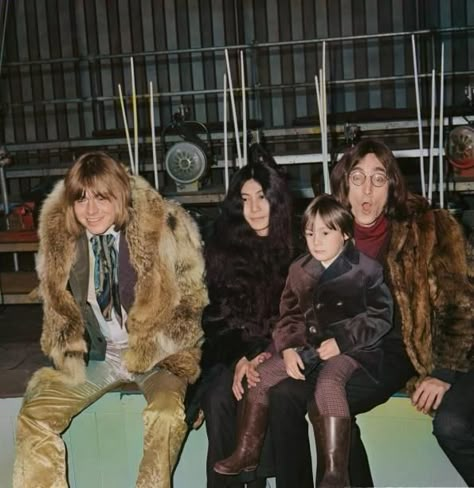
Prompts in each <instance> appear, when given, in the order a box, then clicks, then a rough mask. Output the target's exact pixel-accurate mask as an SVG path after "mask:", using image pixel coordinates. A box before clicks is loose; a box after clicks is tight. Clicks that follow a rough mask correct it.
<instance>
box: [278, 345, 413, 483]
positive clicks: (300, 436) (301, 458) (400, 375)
mask: <svg viewBox="0 0 474 488" xmlns="http://www.w3.org/2000/svg"><path fill="white" fill-rule="evenodd" d="M414 374H415V370H414V368H413V366H412V365H411V362H410V360H409V359H408V356H407V355H406V352H405V349H404V346H403V344H402V342H401V340H395V339H394V340H390V341H386V344H385V345H384V359H383V362H382V366H381V374H380V379H381V380H380V382H379V383H376V382H375V381H374V380H373V379H372V378H370V377H369V376H368V375H367V373H365V371H364V370H362V369H358V370H357V371H356V372H355V373H354V375H353V376H352V378H351V379H350V380H349V382H348V383H347V385H346V394H347V400H348V402H349V409H350V411H351V415H353V416H356V415H358V414H360V413H363V412H367V411H369V410H371V409H372V408H374V407H376V406H377V405H380V404H382V403H385V402H386V401H387V400H388V399H389V398H390V397H391V396H392V395H393V394H394V393H396V392H397V391H399V390H400V389H401V388H403V387H404V385H405V383H406V382H407V381H408V379H409V378H411V377H412V376H413V375H414ZM313 381H314V380H313ZM313 381H312V378H311V377H309V378H307V379H306V381H297V380H294V379H292V378H289V379H287V380H285V381H283V382H281V383H279V384H278V385H276V386H274V387H273V388H272V389H271V390H270V429H271V431H272V439H273V448H274V458H275V474H276V477H277V480H279V484H278V488H294V487H296V486H305V487H306V486H312V485H308V484H305V485H302V484H301V480H300V475H299V472H300V470H306V471H307V465H306V466H304V464H305V463H308V452H309V444H308V425H307V422H306V420H305V415H306V412H307V404H308V401H309V400H310V399H311V396H312V392H313V388H314V382H313ZM349 474H350V479H351V486H358V487H360V486H363V487H367V486H374V485H373V480H372V475H371V472H370V467H369V462H368V458H367V453H366V451H365V447H364V444H363V443H362V439H361V437H360V430H359V427H358V425H357V423H356V420H355V419H354V421H353V427H352V435H351V453H350V461H349ZM311 483H312V481H311Z"/></svg>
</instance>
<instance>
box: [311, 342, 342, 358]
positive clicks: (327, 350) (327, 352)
mask: <svg viewBox="0 0 474 488" xmlns="http://www.w3.org/2000/svg"><path fill="white" fill-rule="evenodd" d="M316 350H317V352H318V354H319V357H320V358H321V359H322V360H323V361H326V359H330V358H332V357H334V356H338V355H339V354H341V351H340V349H339V346H338V345H337V342H336V339H326V340H325V341H323V342H321V344H320V346H319V348H318V349H316Z"/></svg>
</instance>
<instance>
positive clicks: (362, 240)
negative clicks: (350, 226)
mask: <svg viewBox="0 0 474 488" xmlns="http://www.w3.org/2000/svg"><path fill="white" fill-rule="evenodd" d="M388 230H389V225H388V219H387V217H386V216H385V215H384V214H382V215H381V216H380V217H379V218H378V219H377V220H376V221H375V222H374V223H373V224H372V225H371V226H370V227H363V226H361V225H359V224H357V223H354V238H355V242H356V247H357V249H359V251H362V252H363V253H364V254H367V256H370V257H371V258H374V259H378V260H380V259H381V258H382V254H383V251H384V250H385V246H386V245H387V243H388V236H389V233H388Z"/></svg>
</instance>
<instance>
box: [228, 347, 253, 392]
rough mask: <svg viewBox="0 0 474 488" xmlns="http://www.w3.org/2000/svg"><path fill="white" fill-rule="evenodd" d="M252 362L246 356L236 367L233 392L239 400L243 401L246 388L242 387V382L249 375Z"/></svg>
mask: <svg viewBox="0 0 474 488" xmlns="http://www.w3.org/2000/svg"><path fill="white" fill-rule="evenodd" d="M249 365H250V361H249V360H248V359H247V358H246V357H245V356H244V357H242V358H240V360H239V362H238V363H237V364H236V365H235V369H234V381H233V383H232V391H233V393H234V396H235V398H237V400H239V401H240V400H242V396H243V394H244V387H243V386H242V380H243V379H244V377H245V375H246V374H247V370H248V368H249Z"/></svg>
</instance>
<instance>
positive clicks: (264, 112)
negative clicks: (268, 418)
mask: <svg viewBox="0 0 474 488" xmlns="http://www.w3.org/2000/svg"><path fill="white" fill-rule="evenodd" d="M1 4H2V5H1V6H2V8H1V13H2V17H3V18H4V17H5V13H6V11H7V9H8V18H7V20H6V22H5V23H4V22H3V20H2V25H4V26H6V33H5V49H4V59H3V67H2V72H1V73H2V74H1V80H0V101H1V104H2V105H1V108H2V114H1V115H2V117H1V122H2V124H1V128H0V129H1V130H0V137H1V139H2V141H1V142H2V143H5V144H7V145H9V146H11V147H13V148H16V150H17V151H20V150H24V151H33V152H34V153H35V158H36V159H38V158H40V159H41V157H42V156H41V154H47V157H48V158H50V157H51V154H50V152H51V150H54V148H59V147H63V148H65V147H71V148H76V147H82V146H84V145H87V144H88V143H91V142H90V141H91V140H93V139H94V138H95V140H96V141H97V142H98V143H99V142H103V141H102V139H101V137H102V136H103V135H104V131H110V130H114V129H120V128H121V129H122V131H123V126H124V124H123V121H122V116H121V111H120V105H119V102H118V98H117V97H118V89H117V85H118V84H119V83H120V84H121V85H122V87H124V91H125V92H126V94H127V95H130V93H131V78H130V60H129V57H130V56H133V57H134V62H135V77H136V86H137V93H138V94H139V126H140V128H141V129H142V130H143V131H144V132H146V133H147V134H148V132H149V127H150V123H149V111H148V110H149V109H148V100H147V98H146V97H145V95H146V93H147V92H148V82H149V81H153V83H154V87H155V91H159V92H160V94H161V96H160V97H159V99H158V100H157V101H158V103H157V108H156V114H155V122H156V125H157V126H162V127H163V126H166V125H167V124H168V123H169V122H170V120H171V117H172V114H173V113H174V112H176V111H177V108H178V107H179V105H180V104H185V105H187V106H190V107H191V113H192V118H194V119H196V120H199V121H202V122H205V123H212V122H218V121H222V95H221V93H220V91H221V90H222V83H223V81H222V78H223V73H224V70H225V61H224V53H223V48H224V47H225V46H231V47H232V46H241V47H243V48H245V52H246V67H247V84H248V85H249V87H250V93H249V97H250V99H249V116H250V117H251V118H255V119H261V120H262V121H263V125H264V127H265V128H267V129H271V128H275V127H292V126H293V124H294V121H295V119H298V118H301V117H307V116H313V115H314V114H315V113H316V105H315V96H314V95H315V93H314V82H313V78H314V75H315V74H316V73H317V69H318V68H319V67H320V65H321V44H320V43H319V44H317V43H316V42H312V41H311V40H313V39H314V40H321V39H325V38H329V39H333V38H347V37H351V36H366V35H373V34H384V33H403V32H406V33H409V32H411V31H424V33H421V34H419V35H417V42H418V46H419V55H420V67H419V70H420V72H421V73H429V72H430V71H431V68H432V66H433V59H435V60H437V63H438V66H439V51H440V42H441V41H444V42H445V49H446V65H445V69H446V72H447V73H448V79H447V85H446V105H447V106H452V105H460V104H462V103H463V102H464V85H466V84H467V83H468V81H469V79H471V80H472V79H473V78H472V77H473V75H472V72H473V71H474V33H473V31H472V30H461V31H452V30H446V29H451V28H462V27H469V26H470V27H473V26H474V1H472V0H450V1H449V0H140V1H138V0H35V1H31V0H9V1H8V0H2V2H1ZM443 29H445V30H444V31H443ZM428 31H430V32H429V33H428ZM305 40H306V41H311V42H307V43H303V44H295V43H293V44H291V42H292V41H305ZM285 42H290V44H286V45H285V44H280V45H276V43H285ZM237 55H238V50H237V49H233V50H231V51H230V58H231V64H232V69H233V77H234V84H238V82H237V77H238V65H237ZM328 66H329V72H328V77H329V79H330V81H333V82H335V84H334V85H332V87H331V88H330V93H329V102H328V103H329V107H328V111H329V113H335V112H346V111H359V110H365V109H376V108H400V109H403V108H414V106H415V102H414V88H413V81H412V79H411V76H412V74H413V67H412V55H411V41H410V36H409V35H405V36H396V37H392V36H389V37H378V38H377V37H376V38H359V39H356V40H344V39H341V40H338V41H334V42H330V43H329V45H328ZM404 76H407V77H408V79H404V78H403V77H404ZM397 77H398V79H395V78H397ZM374 78H375V79H376V80H375V81H374V80H372V81H368V80H367V79H374ZM377 79H378V80H377ZM381 79H383V80H381ZM350 80H356V81H357V80H359V82H354V83H351V82H349V81H350ZM361 80H366V81H363V82H360V81H361ZM424 81H425V83H426V82H428V80H427V79H425V80H424ZM428 93H429V91H428V89H427V85H426V89H425V90H423V96H424V101H425V104H428ZM141 97H142V98H141ZM237 102H238V103H237V105H238V107H237V108H238V111H239V113H240V103H239V100H237ZM129 125H130V126H131V125H132V121H131V112H129ZM120 137H123V132H122V133H121V134H120ZM88 141H89V142H88ZM91 144H92V143H91ZM41 151H46V153H44V152H43V153H42V152H41Z"/></svg>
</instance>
